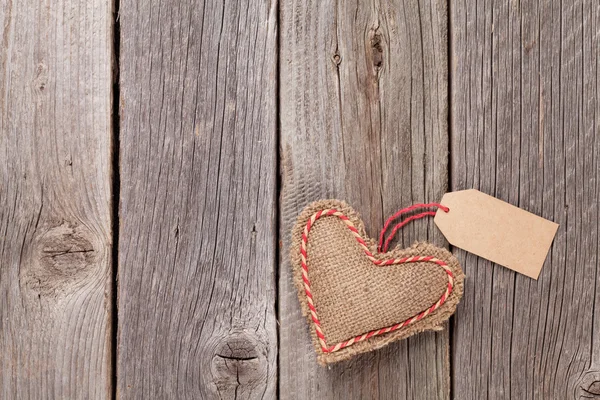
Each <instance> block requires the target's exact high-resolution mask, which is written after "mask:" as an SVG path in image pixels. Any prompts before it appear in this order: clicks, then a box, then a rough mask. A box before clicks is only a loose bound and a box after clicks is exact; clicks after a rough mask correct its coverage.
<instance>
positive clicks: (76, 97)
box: [0, 0, 112, 399]
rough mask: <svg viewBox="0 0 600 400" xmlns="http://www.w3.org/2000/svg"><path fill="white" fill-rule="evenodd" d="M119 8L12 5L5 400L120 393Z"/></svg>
mask: <svg viewBox="0 0 600 400" xmlns="http://www.w3.org/2000/svg"><path fill="white" fill-rule="evenodd" d="M111 10H112V6H111V2H109V1H105V0H93V1H89V2H87V3H80V2H75V1H68V0H67V1H58V2H48V3H43V2H36V1H30V2H26V1H11V0H7V1H3V2H1V3H0V398H2V399H44V398H56V399H104V398H109V397H110V394H111V389H110V385H111V377H112V367H111V343H112V341H111V320H112V318H111V311H112V305H111V302H112V267H111V264H112V263H111V248H112V245H111V242H112V233H111V232H112V228H111V212H112V211H111V210H112V205H111V203H112V200H111V134H112V133H111V132H112V131H111V112H112V111H111V99H112V92H111V88H112V41H111V40H112V14H111Z"/></svg>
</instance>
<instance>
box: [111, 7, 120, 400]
mask: <svg viewBox="0 0 600 400" xmlns="http://www.w3.org/2000/svg"><path fill="white" fill-rule="evenodd" d="M119 7H120V0H113V10H112V24H113V25H112V28H113V29H112V34H113V40H112V43H113V53H112V64H113V65H112V73H113V77H112V79H113V85H112V90H113V92H112V104H111V107H112V110H111V117H112V146H111V147H112V149H111V150H112V154H111V156H112V160H111V161H112V168H111V169H112V221H111V224H112V242H113V243H112V254H111V255H112V287H111V289H112V293H111V295H112V296H111V332H110V333H111V344H112V347H111V352H110V370H111V377H110V384H111V388H110V395H111V397H112V398H113V399H116V398H117V379H118V376H117V335H118V332H119V310H118V298H119V282H118V276H119V204H120V197H121V196H120V193H121V176H120V170H119V161H120V158H119V155H120V137H119V136H120V127H121V124H120V116H119V104H120V96H121V88H120V80H119V61H120V56H121V52H120V50H121V25H120V22H119V9H120V8H119Z"/></svg>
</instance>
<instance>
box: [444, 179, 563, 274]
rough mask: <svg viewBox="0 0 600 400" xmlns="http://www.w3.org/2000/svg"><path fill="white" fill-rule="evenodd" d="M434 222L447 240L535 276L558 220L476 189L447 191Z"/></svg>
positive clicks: (540, 267) (542, 262)
mask: <svg viewBox="0 0 600 400" xmlns="http://www.w3.org/2000/svg"><path fill="white" fill-rule="evenodd" d="M440 203H441V204H442V205H444V206H446V207H448V208H450V210H449V211H448V212H447V213H446V212H444V211H443V210H441V209H438V211H437V213H436V215H435V219H434V221H435V224H436V225H437V227H438V228H439V229H440V230H441V231H442V233H443V234H444V236H445V237H446V239H447V240H448V242H450V244H452V245H453V246H456V247H460V248H461V249H463V250H466V251H468V252H470V253H473V254H476V255H478V256H480V257H483V258H486V259H488V260H490V261H493V262H495V263H497V264H500V265H503V266H505V267H507V268H510V269H512V270H514V271H517V272H519V273H521V274H523V275H527V276H529V277H531V278H533V279H537V278H538V276H539V274H540V270H541V269H542V265H543V264H544V260H545V259H546V255H547V254H548V250H549V249H550V245H551V244H552V240H554V235H555V234H556V231H557V229H558V224H556V223H554V222H552V221H548V220H547V219H544V218H542V217H539V216H537V215H534V214H532V213H530V212H527V211H525V210H522V209H520V208H518V207H515V206H513V205H511V204H508V203H506V202H504V201H502V200H498V199H496V198H495V197H492V196H489V195H487V194H484V193H481V192H480V191H478V190H475V189H470V190H462V191H459V192H452V193H446V194H445V195H444V197H442V200H441V202H440Z"/></svg>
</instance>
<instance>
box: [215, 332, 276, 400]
mask: <svg viewBox="0 0 600 400" xmlns="http://www.w3.org/2000/svg"><path fill="white" fill-rule="evenodd" d="M211 369H212V376H213V383H214V384H215V385H216V387H217V391H218V392H219V395H220V396H221V397H222V398H223V397H225V398H237V397H241V398H252V394H254V395H256V393H263V392H264V391H265V389H266V385H267V372H268V360H267V350H266V347H265V346H264V344H262V343H260V342H259V341H258V338H257V337H255V336H254V335H251V334H248V333H245V332H237V333H231V334H229V335H228V336H226V337H224V338H223V339H221V340H220V342H219V343H218V344H217V346H216V347H215V352H214V356H213V358H212V366H211Z"/></svg>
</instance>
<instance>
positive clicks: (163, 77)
mask: <svg viewBox="0 0 600 400" xmlns="http://www.w3.org/2000/svg"><path fill="white" fill-rule="evenodd" d="M276 20H277V19H276V3H275V2H266V1H260V2H256V1H232V0H225V1H216V0H207V1H205V2H197V1H181V2H162V1H150V2H145V1H130V2H124V3H122V5H121V14H120V23H121V48H120V50H121V57H120V68H121V104H120V123H121V141H120V143H121V146H120V149H121V153H120V155H121V204H120V216H121V225H120V233H119V239H120V240H119V252H120V254H119V302H118V304H119V332H118V362H117V366H118V370H117V373H118V375H117V381H118V393H117V394H118V396H119V397H122V398H140V399H150V398H181V399H188V398H189V399H192V398H194V399H197V398H225V399H230V398H251V399H254V398H262V397H265V398H273V397H275V392H276V376H277V369H276V361H277V328H276V316H275V278H274V276H275V265H276V261H275V252H276V247H275V244H276V237H277V236H276V235H277V233H276V230H275V215H276V174H277V169H276V165H277V149H276V138H277V136H276V134H277V133H276V97H275V96H276V92H275V90H276V75H275V73H276V64H277V60H276V31H277V25H276Z"/></svg>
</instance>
